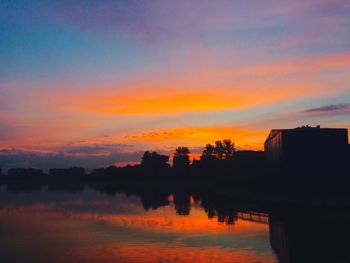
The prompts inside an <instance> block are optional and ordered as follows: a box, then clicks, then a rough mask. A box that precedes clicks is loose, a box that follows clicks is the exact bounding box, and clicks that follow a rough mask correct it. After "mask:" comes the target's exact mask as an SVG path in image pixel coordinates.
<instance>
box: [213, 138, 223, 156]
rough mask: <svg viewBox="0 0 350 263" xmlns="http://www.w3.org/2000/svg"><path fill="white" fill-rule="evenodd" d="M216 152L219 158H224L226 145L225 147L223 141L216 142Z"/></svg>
mask: <svg viewBox="0 0 350 263" xmlns="http://www.w3.org/2000/svg"><path fill="white" fill-rule="evenodd" d="M214 152H215V155H216V158H218V159H219V160H222V159H223V158H224V154H225V147H224V145H223V143H222V141H216V142H215V149H214Z"/></svg>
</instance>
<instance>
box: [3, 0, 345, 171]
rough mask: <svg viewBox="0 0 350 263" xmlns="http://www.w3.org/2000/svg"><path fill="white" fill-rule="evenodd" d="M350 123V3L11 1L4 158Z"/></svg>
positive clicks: (132, 153)
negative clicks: (273, 129) (274, 129)
mask: <svg viewBox="0 0 350 263" xmlns="http://www.w3.org/2000/svg"><path fill="white" fill-rule="evenodd" d="M306 124H309V125H317V124H319V125H321V127H344V128H350V1H349V0H334V1H330V0H319V1H315V0H291V1H281V0H266V1H261V0H252V1H243V0H241V1H235V0H227V1H225V0H218V1H212V0H202V1H200V0H198V1H195V0H193V1H189V0H176V1H168V0H151V1H146V0H145V1H143V0H119V1H112V0H99V1H93V0H84V1H83V0H57V1H54V0H52V1H37V0H32V1H28V0H12V1H10V0H1V1H0V166H2V167H5V168H6V167H12V166H23V167H24V166H33V167H39V168H48V167H52V166H62V167H63V166H72V165H82V166H86V167H91V168H92V167H100V166H106V165H109V164H118V165H125V164H127V163H135V162H137V161H139V160H140V158H141V155H142V153H143V151H144V150H146V149H149V150H156V151H159V152H162V153H166V154H171V153H172V152H173V150H174V149H175V147H176V146H189V147H190V150H191V151H192V152H193V153H199V152H201V150H202V148H201V147H203V146H204V145H205V144H206V143H208V142H210V143H213V142H214V141H215V140H217V139H225V138H231V139H232V140H233V141H234V142H235V144H236V146H237V148H238V149H254V150H261V149H262V148H263V142H264V140H265V138H266V136H267V134H268V132H269V130H270V129H271V128H294V127H297V126H301V125H306Z"/></svg>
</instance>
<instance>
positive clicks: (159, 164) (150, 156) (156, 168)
mask: <svg viewBox="0 0 350 263" xmlns="http://www.w3.org/2000/svg"><path fill="white" fill-rule="evenodd" d="M168 161H169V156H167V155H161V154H158V153H157V152H149V151H146V152H145V153H144V154H143V157H142V161H141V166H142V167H143V168H144V170H145V171H146V172H147V174H152V175H159V173H160V172H162V171H165V170H166V169H167V168H168V167H169V164H168Z"/></svg>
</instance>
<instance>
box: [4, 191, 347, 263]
mask: <svg viewBox="0 0 350 263" xmlns="http://www.w3.org/2000/svg"><path fill="white" fill-rule="evenodd" d="M0 197H1V198H0V255H1V262H21V261H23V262H193V261H200V262H214V261H220V262H248V263H250V262H251V263H257V262H268V263H272V262H280V263H287V262H288V263H289V262H298V263H299V262H349V261H347V260H349V255H350V253H349V252H348V246H347V244H348V243H347V237H349V234H350V226H348V222H349V218H350V216H349V214H348V213H346V212H344V211H339V210H338V211H324V210H323V211H317V210H312V211H311V210H309V209H300V208H298V209H297V208H293V209H291V208H289V209H288V210H285V209H283V208H282V209H281V208H273V209H272V208H264V209H261V208H259V209H257V208H254V207H252V206H251V205H249V204H245V203H240V202H232V200H231V201H228V200H224V199H222V198H220V197H219V196H215V195H213V194H211V193H210V191H204V192H200V191H193V189H192V190H188V189H182V190H181V191H179V190H176V191H174V190H171V189H162V188H161V187H159V188H157V187H155V188H152V189H145V188H142V187H137V186H123V187H121V186H118V187H117V186H111V185H101V184H100V185H90V186H86V185H74V186H72V185H69V186H65V185H57V184H56V185H50V184H49V185H28V184H26V185H19V184H17V185H6V186H2V187H1V188H0Z"/></svg>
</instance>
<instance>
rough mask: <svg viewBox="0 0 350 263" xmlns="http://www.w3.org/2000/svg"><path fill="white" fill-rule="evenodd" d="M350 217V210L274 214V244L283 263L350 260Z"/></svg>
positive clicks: (272, 218)
mask: <svg viewBox="0 0 350 263" xmlns="http://www.w3.org/2000/svg"><path fill="white" fill-rule="evenodd" d="M301 215H302V216H301ZM349 219H350V218H349V214H348V213H346V214H341V213H339V214H336V213H334V214H328V215H327V214H326V215H325V214H324V213H322V212H321V214H314V215H313V214H308V213H307V212H306V213H301V214H298V215H295V216H294V215H291V214H289V215H287V216H285V217H284V218H279V219H276V218H274V217H273V216H272V217H271V218H270V243H271V247H272V248H273V250H274V252H275V253H276V256H277V257H278V260H279V262H280V263H310V262H318V263H326V262H327V263H329V262H336V263H337V262H339V263H340V262H344V263H345V262H350V251H349V241H348V240H349V236H350V227H349V223H348V222H349Z"/></svg>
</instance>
